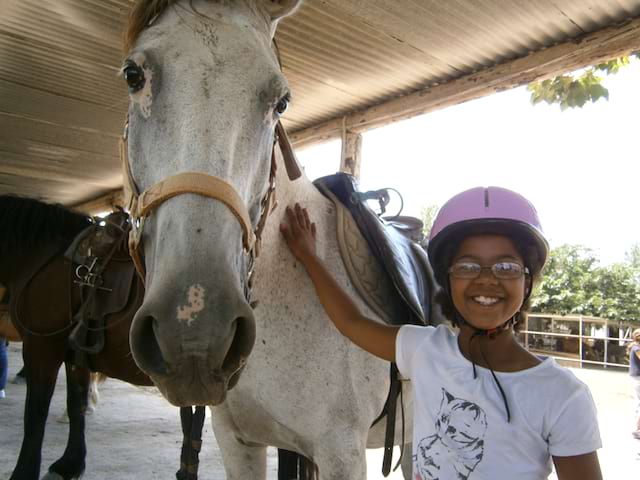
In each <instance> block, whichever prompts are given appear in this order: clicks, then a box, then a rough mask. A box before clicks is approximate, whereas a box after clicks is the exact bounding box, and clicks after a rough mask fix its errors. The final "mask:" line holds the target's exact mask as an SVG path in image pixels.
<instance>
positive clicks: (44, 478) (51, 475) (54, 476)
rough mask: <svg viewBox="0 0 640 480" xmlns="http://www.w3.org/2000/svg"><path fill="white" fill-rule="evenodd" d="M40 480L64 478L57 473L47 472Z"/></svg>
mask: <svg viewBox="0 0 640 480" xmlns="http://www.w3.org/2000/svg"><path fill="white" fill-rule="evenodd" d="M40 480H64V477H63V476H62V475H59V474H57V473H55V472H47V474H46V475H45V476H44V477H42V478H41V479H40Z"/></svg>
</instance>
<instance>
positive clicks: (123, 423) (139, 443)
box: [0, 344, 640, 480]
mask: <svg viewBox="0 0 640 480" xmlns="http://www.w3.org/2000/svg"><path fill="white" fill-rule="evenodd" d="M21 363H22V360H21V358H20V349H19V344H12V345H11V346H10V347H9V364H10V368H9V378H10V379H12V378H13V376H14V375H15V373H16V371H17V370H18V368H19V367H20V365H21ZM573 371H574V373H576V375H577V376H578V377H579V378H581V379H582V380H583V381H584V382H585V383H587V384H588V385H589V387H590V388H591V391H592V392H593V396H594V399H595V401H596V404H597V407H598V414H599V422H600V429H601V433H602V438H603V442H604V448H603V449H602V450H601V451H600V452H599V456H600V463H601V465H602V470H603V473H604V478H605V479H615V480H626V479H629V480H632V479H633V480H635V479H638V478H640V473H639V472H640V441H638V440H633V438H632V437H631V435H630V430H631V428H630V425H631V418H632V413H633V412H632V407H633V398H632V396H631V387H630V385H629V383H628V379H627V375H626V374H625V373H623V372H610V371H596V370H586V369H585V370H581V369H574V370H573ZM25 390H26V389H25V386H24V385H14V384H11V383H9V385H7V398H6V399H4V400H0V480H5V479H8V478H9V476H10V475H11V471H12V470H13V467H14V466H15V461H16V459H17V457H18V451H19V448H20V443H21V441H22V413H23V405H24V396H25ZM64 402H65V391H64V372H63V371H61V374H60V378H59V381H58V386H57V388H56V393H55V395H54V398H53V401H52V404H51V409H50V414H49V420H48V423H47V430H46V435H45V442H44V448H43V455H42V456H43V462H42V471H41V472H42V473H44V472H46V468H47V467H48V465H50V464H51V463H52V462H53V461H54V460H55V459H57V458H58V456H59V455H61V454H62V452H63V450H64V446H65V444H66V438H67V425H66V424H64V423H60V422H59V421H57V419H58V418H59V417H60V416H61V415H62V413H63V412H64ZM86 436H87V450H88V454H87V470H86V472H85V475H84V477H83V478H84V479H86V480H107V479H109V480H111V479H113V478H116V479H118V480H158V479H166V480H171V479H173V478H175V476H174V473H175V471H176V470H177V468H178V465H179V454H180V445H181V442H182V437H181V433H180V422H179V416H178V409H177V408H175V407H172V406H170V405H169V404H168V403H167V402H166V401H165V400H164V399H163V398H162V397H161V396H160V395H159V394H158V393H157V391H155V389H153V388H142V389H141V388H137V387H133V386H131V385H128V384H126V383H123V382H120V381H117V380H112V379H109V380H107V382H106V383H104V384H103V385H102V386H101V389H100V402H99V404H98V409H97V411H96V412H95V413H94V414H93V415H91V416H89V417H88V422H87V432H86ZM367 458H368V467H369V472H370V473H369V474H368V476H367V480H382V479H383V477H382V474H381V473H379V472H380V468H381V465H382V453H381V451H380V450H373V451H371V450H370V451H368V453H367ZM276 460H277V458H276V451H275V450H271V449H270V451H269V456H268V480H276V479H277V471H276V468H277V462H276ZM224 478H225V475H224V469H223V467H222V459H221V456H220V451H219V450H218V447H217V444H216V441H215V438H214V436H213V433H212V430H211V424H210V422H209V421H208V420H207V422H205V429H204V432H203V448H202V452H201V454H200V479H201V480H224ZM550 478H552V479H553V478H555V477H554V476H552V477H550ZM388 479H389V480H401V479H402V475H401V474H400V472H399V471H398V472H395V473H394V474H392V475H391V476H389V477H388Z"/></svg>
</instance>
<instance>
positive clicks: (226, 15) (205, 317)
mask: <svg viewBox="0 0 640 480" xmlns="http://www.w3.org/2000/svg"><path fill="white" fill-rule="evenodd" d="M299 3H300V0H288V1H287V0H280V1H278V0H237V1H226V0H225V1H220V0H217V1H213V0H210V1H206V0H191V1H189V0H184V1H175V0H141V1H139V2H138V4H137V6H136V7H135V10H134V12H133V14H132V17H131V20H130V26H129V34H128V44H129V45H128V52H127V57H126V59H125V62H124V66H123V70H122V73H123V76H124V78H125V79H126V81H127V84H128V87H129V92H130V106H129V122H128V148H127V149H126V151H127V152H128V157H129V161H128V163H129V167H128V168H126V169H125V170H126V171H127V173H126V176H128V177H129V178H130V181H129V182H128V183H130V185H131V187H132V189H134V190H137V192H138V193H140V194H141V195H140V197H139V198H138V199H137V201H134V202H133V204H132V214H133V216H134V217H139V218H140V220H139V223H140V224H141V225H143V226H144V228H137V229H134V230H135V231H134V235H133V237H132V238H133V246H134V248H135V246H136V244H137V243H138V242H139V248H138V250H137V251H139V252H143V256H144V268H145V270H146V274H145V277H146V294H145V299H144V303H143V304H142V306H141V308H140V310H139V311H138V313H137V315H136V316H135V319H134V322H133V325H132V330H131V348H132V352H133V355H134V358H135V360H136V362H137V363H138V365H139V366H140V368H141V369H142V370H143V371H144V372H145V373H147V374H148V375H149V376H150V377H151V378H152V379H153V380H154V382H155V383H156V385H157V386H158V387H159V388H160V390H161V391H162V393H163V395H164V396H165V397H166V398H167V399H168V400H169V401H170V402H171V403H173V404H176V405H194V404H195V405H203V404H218V403H220V402H222V401H223V400H224V399H225V396H226V392H227V390H228V389H230V388H232V387H233V386H234V385H235V383H236V382H237V380H238V377H239V374H240V371H241V370H242V367H243V365H244V363H245V361H246V359H247V357H248V355H249V354H250V352H251V349H252V347H253V343H254V339H255V322H254V317H253V311H252V308H251V306H250V304H249V299H248V298H247V297H248V296H247V292H248V285H247V282H248V276H249V271H250V269H251V261H252V255H251V253H250V252H251V249H252V246H253V240H254V232H255V229H256V226H257V224H258V223H259V220H260V218H261V214H262V211H263V210H264V199H265V197H266V195H267V191H268V190H269V176H270V168H271V156H272V148H273V144H274V129H275V128H276V124H277V122H278V119H279V117H280V115H281V114H282V113H283V112H284V110H285V109H286V106H287V103H288V101H289V95H290V94H289V89H288V86H287V82H286V80H285V79H284V77H283V75H282V73H281V71H280V67H279V64H278V59H277V55H276V53H275V51H274V49H273V48H272V39H273V35H274V32H275V28H276V25H277V22H278V21H279V20H280V19H281V18H283V17H284V16H286V15H288V14H290V13H292V12H293V10H295V8H296V7H297V5H298V4H299ZM193 173H197V175H193ZM194 192H197V193H194Z"/></svg>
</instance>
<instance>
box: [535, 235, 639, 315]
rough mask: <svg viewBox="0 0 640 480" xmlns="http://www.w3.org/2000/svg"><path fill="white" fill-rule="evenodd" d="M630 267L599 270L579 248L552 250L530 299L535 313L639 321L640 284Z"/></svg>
mask: <svg viewBox="0 0 640 480" xmlns="http://www.w3.org/2000/svg"><path fill="white" fill-rule="evenodd" d="M636 273H637V271H636V270H635V268H634V267H633V266H632V265H631V264H630V263H617V264H613V265H608V266H604V267H603V266H599V265H598V260H597V258H596V257H595V256H594V254H593V252H592V251H591V250H590V249H588V248H585V247H583V246H580V245H562V246H561V247H558V248H555V249H553V250H551V254H550V258H549V262H548V263H547V266H546V267H545V271H544V275H543V278H542V280H541V281H540V283H539V284H538V285H537V287H536V289H535V290H534V293H533V296H532V307H533V310H534V311H539V312H547V313H556V314H561V315H567V314H577V315H590V316H595V317H602V318H609V319H612V320H624V321H638V323H639V324H640V282H639V281H638V278H637V275H636Z"/></svg>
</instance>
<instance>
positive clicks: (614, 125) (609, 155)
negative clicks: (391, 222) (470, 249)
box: [297, 61, 640, 265]
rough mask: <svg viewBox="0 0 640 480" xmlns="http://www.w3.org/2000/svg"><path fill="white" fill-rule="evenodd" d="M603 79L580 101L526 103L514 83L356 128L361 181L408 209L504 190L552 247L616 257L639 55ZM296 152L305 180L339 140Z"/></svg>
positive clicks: (634, 207)
mask: <svg viewBox="0 0 640 480" xmlns="http://www.w3.org/2000/svg"><path fill="white" fill-rule="evenodd" d="M603 84H604V85H605V86H606V87H607V88H608V89H609V101H608V102H607V101H606V100H604V99H601V100H599V101H598V102H597V103H595V104H588V105H585V106H584V107H583V108H582V109H572V110H571V109H570V110H567V111H564V112H561V111H560V108H559V107H558V106H557V105H553V106H548V105H546V104H542V105H536V106H532V105H531V103H530V101H529V98H530V93H529V92H527V91H526V88H525V87H520V88H517V89H513V90H510V91H507V92H502V93H498V94H494V95H491V96H489V97H485V98H482V99H479V100H474V101H470V102H467V103H464V104H460V105H456V106H453V107H449V108H446V109H443V110H439V111H436V112H431V113H428V114H425V115H422V116H419V117H415V118H412V119H410V120H405V121H403V122H398V123H395V124H392V125H388V126H386V127H382V128H378V129H375V130H371V131H369V132H366V133H364V134H363V142H362V143H363V146H362V148H363V150H362V166H361V179H360V183H361V187H362V189H365V190H369V189H379V188H383V187H393V188H395V189H397V190H399V191H400V192H401V193H402V196H403V198H404V204H405V207H404V211H403V213H405V214H409V215H414V216H418V217H419V216H420V211H421V209H422V208H423V207H424V206H428V205H438V206H441V205H442V204H444V203H445V202H446V200H447V199H449V198H450V197H452V196H453V195H455V194H456V193H459V192H461V191H463V190H466V189H468V188H472V187H477V186H489V185H495V186H500V187H505V188H509V189H511V190H515V191H517V192H519V193H521V194H522V195H524V196H525V197H527V198H528V199H529V200H530V201H531V202H532V203H533V204H534V205H535V206H536V209H537V210H538V214H539V215H540V219H541V221H542V225H543V228H544V231H545V234H546V236H547V238H548V239H549V242H550V244H551V247H552V248H553V247H557V246H559V245H562V244H564V243H569V244H574V245H584V246H586V247H588V248H591V249H592V250H593V251H594V254H595V255H596V256H597V257H598V258H599V259H600V262H601V264H602V265H607V264H610V263H614V262H621V261H624V256H625V252H627V251H628V250H630V248H631V246H632V245H633V244H634V243H640V211H639V210H640V209H639V208H638V207H640V162H639V161H638V160H640V141H639V140H640V61H635V62H632V64H631V65H630V66H628V67H626V68H623V69H621V71H620V72H619V73H618V74H617V75H613V76H609V77H605V78H604V81H603ZM297 153H298V158H299V160H300V161H301V163H302V164H303V166H304V168H305V172H306V174H307V176H308V177H309V178H311V179H314V178H316V177H318V176H322V175H327V174H330V173H334V172H335V171H337V170H338V168H339V164H340V141H333V142H329V143H325V144H322V145H318V146H314V147H310V148H307V149H304V150H301V151H299V152H297ZM394 205H395V206H394ZM394 205H392V206H390V208H389V212H392V211H393V210H394V208H395V209H396V210H397V208H396V207H397V206H398V205H399V204H398V203H397V202H396V203H395V204H394Z"/></svg>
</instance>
